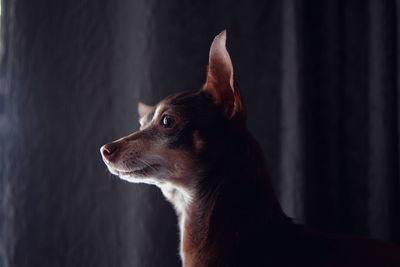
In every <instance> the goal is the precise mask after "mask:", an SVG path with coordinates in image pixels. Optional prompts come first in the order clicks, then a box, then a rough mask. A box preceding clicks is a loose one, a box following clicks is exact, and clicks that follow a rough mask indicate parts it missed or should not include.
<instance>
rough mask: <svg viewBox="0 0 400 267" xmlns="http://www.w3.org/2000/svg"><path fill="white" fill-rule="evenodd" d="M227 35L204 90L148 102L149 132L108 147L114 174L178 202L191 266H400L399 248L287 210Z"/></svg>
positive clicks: (143, 119)
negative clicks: (331, 231) (310, 225)
mask: <svg viewBox="0 0 400 267" xmlns="http://www.w3.org/2000/svg"><path fill="white" fill-rule="evenodd" d="M225 42H226V32H225V31H223V32H221V33H220V34H219V35H217V36H216V37H215V39H214V41H213V43H212V45H211V49H210V57H209V65H208V71H207V80H206V82H205V84H204V86H203V87H202V88H201V89H200V90H197V91H187V92H181V93H177V94H174V95H171V96H169V97H167V98H165V99H163V100H162V101H161V102H159V103H158V104H157V105H156V106H154V107H153V106H147V105H144V104H141V103H139V106H138V110H139V114H140V125H141V127H140V130H139V131H138V132H135V133H132V134H131V135H129V136H126V137H124V138H121V139H119V140H117V141H115V142H113V143H110V144H107V145H104V146H103V147H102V148H101V154H102V156H103V160H104V162H105V163H106V165H107V167H108V169H109V171H110V172H111V173H113V174H115V175H117V176H119V177H120V178H122V179H124V180H127V181H129V182H134V183H147V184H154V185H157V186H158V187H159V188H160V189H161V191H162V192H163V194H164V195H165V197H166V198H167V199H168V200H169V201H170V202H171V203H172V204H173V206H174V207H175V210H176V213H177V215H178V219H179V227H180V233H181V244H180V254H181V257H182V262H183V266H186V267H189V266H194V267H202V266H400V249H399V248H397V247H395V246H392V245H389V244H386V243H383V242H380V241H372V240H368V239H361V238H354V237H344V236H343V237H339V236H331V235H325V234H320V233H316V232H313V231H311V230H308V229H307V228H305V227H303V226H300V225H296V224H294V223H292V221H291V220H290V219H289V218H288V217H287V216H286V215H285V214H284V212H283V211H282V209H281V207H280V206H279V203H278V201H277V199H276V197H275V195H274V192H273V189H272V185H271V182H270V180H269V177H268V172H267V170H266V168H265V165H264V159H263V153H262V151H261V150H260V147H259V145H258V144H257V142H256V141H255V140H254V139H253V137H252V136H251V135H250V133H249V131H248V130H247V128H246V112H245V108H244V105H243V101H242V98H241V96H240V92H239V88H238V87H237V85H236V83H235V79H234V73H233V66H232V62H231V59H230V56H229V54H228V51H227V50H226V47H225Z"/></svg>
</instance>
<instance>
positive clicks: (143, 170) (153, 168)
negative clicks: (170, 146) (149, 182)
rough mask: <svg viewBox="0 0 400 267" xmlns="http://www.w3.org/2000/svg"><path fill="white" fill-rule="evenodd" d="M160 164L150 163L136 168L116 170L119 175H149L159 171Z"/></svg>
mask: <svg viewBox="0 0 400 267" xmlns="http://www.w3.org/2000/svg"><path fill="white" fill-rule="evenodd" d="M159 167H160V164H149V165H146V166H143V167H140V168H137V169H134V170H123V171H122V170H114V171H115V172H116V173H117V174H118V176H147V175H150V174H153V173H154V172H157V171H158V168H159Z"/></svg>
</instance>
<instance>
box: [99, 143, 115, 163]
mask: <svg viewBox="0 0 400 267" xmlns="http://www.w3.org/2000/svg"><path fill="white" fill-rule="evenodd" d="M117 148H118V147H117V145H116V144H114V143H111V144H106V145H104V146H102V147H101V149H100V150H101V155H103V157H104V158H105V159H107V160H110V158H111V155H112V154H113V153H114V152H115V151H116V150H117Z"/></svg>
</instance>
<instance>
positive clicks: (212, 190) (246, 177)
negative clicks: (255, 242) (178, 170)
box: [161, 132, 287, 266]
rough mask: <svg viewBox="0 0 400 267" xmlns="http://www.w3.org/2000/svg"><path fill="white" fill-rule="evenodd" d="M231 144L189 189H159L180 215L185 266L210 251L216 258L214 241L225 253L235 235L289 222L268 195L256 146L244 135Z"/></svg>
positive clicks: (169, 187)
mask: <svg viewBox="0 0 400 267" xmlns="http://www.w3.org/2000/svg"><path fill="white" fill-rule="evenodd" d="M232 141H233V142H234V143H233V144H229V143H228V144H227V145H226V147H229V149H228V150H226V151H225V153H223V155H221V157H220V158H219V160H217V162H216V163H215V165H214V167H213V168H212V169H211V171H209V172H208V173H207V175H206V176H205V177H202V179H199V182H198V183H196V184H193V185H192V186H191V187H189V188H182V187H174V186H163V187H161V190H162V192H163V194H164V195H165V196H166V198H167V199H168V200H169V201H170V202H171V203H172V204H173V206H174V207H175V210H176V212H177V215H178V219H179V226H180V232H181V245H180V249H181V257H182V260H183V262H184V266H192V265H194V264H195V262H194V261H196V259H197V260H200V258H201V257H204V255H206V254H207V253H209V252H211V251H213V252H212V253H219V252H218V251H219V250H221V249H222V248H221V247H219V246H218V242H219V241H218V240H224V241H223V242H224V248H223V250H227V249H229V248H227V247H228V246H229V244H232V245H234V244H235V242H236V241H235V238H237V237H238V236H241V237H242V236H246V235H248V234H250V232H251V231H252V230H253V229H258V228H259V226H261V225H266V224H268V223H269V222H278V221H284V220H285V219H287V217H286V215H285V214H284V213H283V211H282V210H281V208H280V206H279V204H278V201H277V199H276V197H275V194H274V192H273V190H272V185H271V183H270V180H269V177H268V173H267V171H266V168H265V167H264V162H263V161H264V160H263V155H262V152H261V149H260V148H259V146H258V144H257V143H256V142H255V141H254V139H253V138H252V137H251V136H250V135H249V134H248V133H247V132H246V134H244V135H243V136H241V138H240V140H238V139H235V140H233V139H232ZM198 178H200V177H198ZM237 241H238V240H237ZM221 253H222V252H221ZM202 261H204V259H202ZM204 266H206V265H204Z"/></svg>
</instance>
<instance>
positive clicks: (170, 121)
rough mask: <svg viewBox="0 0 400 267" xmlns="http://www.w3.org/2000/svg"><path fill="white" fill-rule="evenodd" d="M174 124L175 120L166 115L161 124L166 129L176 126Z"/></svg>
mask: <svg viewBox="0 0 400 267" xmlns="http://www.w3.org/2000/svg"><path fill="white" fill-rule="evenodd" d="M174 123H175V122H174V119H173V118H171V116H168V115H164V116H163V117H162V119H161V124H162V126H163V127H165V128H171V127H172V126H174Z"/></svg>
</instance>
